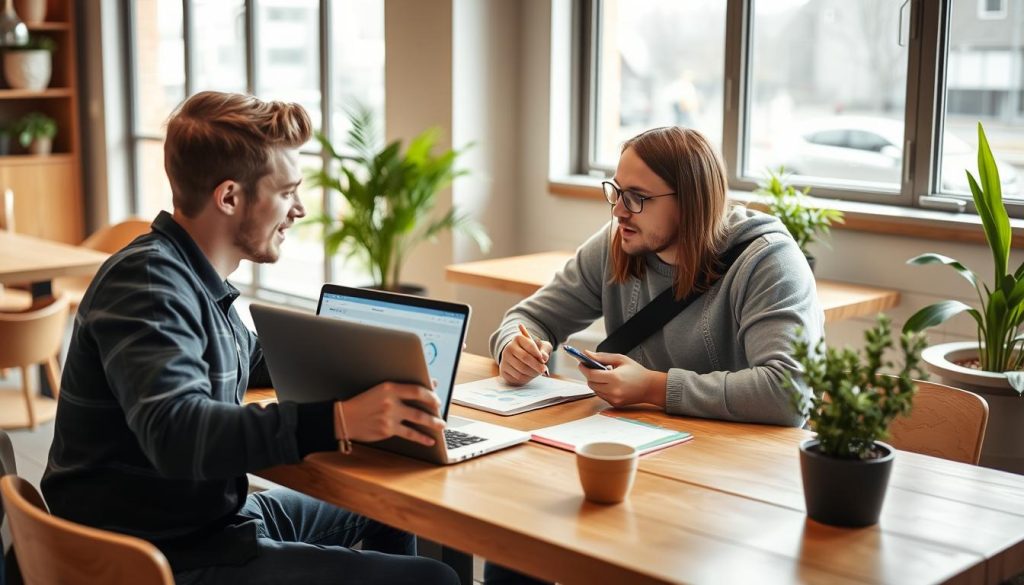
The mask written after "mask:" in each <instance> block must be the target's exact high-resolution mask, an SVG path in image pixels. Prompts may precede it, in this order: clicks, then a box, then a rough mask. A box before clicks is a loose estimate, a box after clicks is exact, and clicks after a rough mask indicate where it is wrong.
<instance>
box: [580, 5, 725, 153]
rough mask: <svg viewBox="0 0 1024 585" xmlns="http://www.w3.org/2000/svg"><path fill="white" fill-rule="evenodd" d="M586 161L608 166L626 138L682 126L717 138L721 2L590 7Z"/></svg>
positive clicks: (722, 29) (722, 47)
mask: <svg viewBox="0 0 1024 585" xmlns="http://www.w3.org/2000/svg"><path fill="white" fill-rule="evenodd" d="M596 30H597V35H596V38H595V39H594V45H593V52H594V54H595V55H596V56H597V59H596V63H597V66H596V80H595V81H596V101H595V111H594V133H593V134H594V141H593V148H592V151H591V155H590V157H591V158H590V162H591V164H592V166H594V167H599V168H604V169H613V168H614V167H615V164H616V162H617V161H618V159H619V146H620V145H621V144H622V142H623V141H624V140H626V139H627V138H629V137H631V136H634V135H635V134H638V133H639V132H640V131H642V130H644V129H647V128H653V127H656V126H668V125H684V126H691V127H693V128H696V129H698V130H701V131H702V132H704V133H705V134H706V135H707V136H708V138H710V139H711V140H712V141H715V142H716V143H719V142H720V140H721V136H722V95H723V93H722V87H723V83H722V67H723V64H724V58H725V43H724V39H725V4H724V3H723V2H721V1H720V0H690V1H687V2H679V1H678V0H635V1H629V2H627V1H625V0H605V1H604V2H601V3H600V4H599V6H598V12H597V26H596Z"/></svg>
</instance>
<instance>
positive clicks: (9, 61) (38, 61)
mask: <svg viewBox="0 0 1024 585" xmlns="http://www.w3.org/2000/svg"><path fill="white" fill-rule="evenodd" d="M52 61H53V59H52V56H51V55H50V52H49V51H45V50H41V49H40V50H34V51H6V52H5V53H4V79H6V80H7V84H8V85H10V86H11V88H13V89H29V90H34V91H41V90H44V89H46V86H48V85H50V73H51V67H52Z"/></svg>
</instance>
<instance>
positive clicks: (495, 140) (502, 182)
mask: <svg viewBox="0 0 1024 585" xmlns="http://www.w3.org/2000/svg"><path fill="white" fill-rule="evenodd" d="M521 8H522V6H521V5H520V3H518V2H481V1H479V0H455V10H454V34H455V38H454V43H453V44H454V55H453V57H454V58H453V65H452V68H453V70H454V75H453V77H454V84H455V86H454V91H453V93H454V104H453V114H454V115H453V124H454V126H453V128H452V132H453V135H454V143H455V145H456V146H457V147H459V148H462V147H464V146H465V145H468V144H472V146H471V147H470V148H469V149H468V150H467V151H466V153H465V155H463V157H462V159H461V160H462V163H461V164H460V165H459V166H460V167H461V168H464V169H467V170H468V171H469V175H468V176H466V177H463V178H461V179H459V180H458V181H457V182H456V183H455V186H454V187H453V189H452V191H453V194H454V195H453V199H454V203H455V205H456V207H457V209H458V210H459V212H460V213H469V214H470V215H471V216H473V217H474V218H475V219H476V220H477V221H479V222H480V223H481V224H482V225H483V226H484V228H485V229H486V230H487V233H488V234H489V235H490V237H491V239H492V240H493V246H492V248H491V250H490V252H489V254H488V255H489V256H490V257H501V256H510V255H513V254H516V253H518V251H519V241H518V237H519V217H520V212H521V209H522V201H521V196H520V194H521V192H522V191H521V187H520V180H521V173H520V172H519V150H518V145H519V142H520V126H521V123H520V116H519V111H518V104H519V100H520V96H519V93H518V90H519V85H520V84H519V75H520V68H519V61H520V34H519V31H520V21H521V19H520V16H521V13H522V10H521ZM481 257H483V254H482V253H481V251H480V249H479V248H478V247H477V246H476V244H474V243H473V241H472V240H471V239H470V238H468V237H467V236H465V235H461V234H455V236H454V249H453V256H452V261H453V262H466V261H470V260H477V259H479V258H481ZM454 294H455V296H456V297H457V298H458V299H459V300H460V301H461V302H465V303H468V304H470V305H471V306H472V307H473V316H472V319H471V321H470V330H469V336H468V339H467V345H468V347H469V349H470V350H471V351H474V352H476V353H486V347H487V338H488V336H489V335H490V333H491V331H493V330H494V329H496V328H497V326H498V324H499V323H500V322H501V317H502V315H503V313H504V309H505V307H506V306H507V305H510V304H512V303H514V302H515V301H516V300H517V299H516V297H515V296H513V295H505V294H500V293H494V292H493V291H487V290H483V289H480V288H476V287H464V286H458V287H456V290H455V293H454Z"/></svg>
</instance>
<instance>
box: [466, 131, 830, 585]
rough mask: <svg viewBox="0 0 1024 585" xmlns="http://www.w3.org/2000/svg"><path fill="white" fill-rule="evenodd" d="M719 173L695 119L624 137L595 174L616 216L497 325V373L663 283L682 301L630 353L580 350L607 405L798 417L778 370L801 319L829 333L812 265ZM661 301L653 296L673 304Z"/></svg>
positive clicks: (616, 323) (805, 327) (625, 315)
mask: <svg viewBox="0 0 1024 585" xmlns="http://www.w3.org/2000/svg"><path fill="white" fill-rule="evenodd" d="M726 184H727V182H726V175H725V168H724V165H723V164H722V160H721V158H720V157H719V155H718V153H717V152H716V151H715V150H714V148H713V147H712V146H711V144H710V143H709V142H708V140H707V139H706V138H705V137H704V136H703V135H701V134H700V133H699V132H697V131H695V130H691V129H686V128H677V127H667V128H657V129H654V130H649V131H647V132H644V133H642V134H640V135H639V136H636V137H634V138H631V139H630V140H627V141H626V143H625V144H624V145H623V147H622V154H621V156H620V157H619V164H618V167H617V168H616V171H615V177H614V178H613V179H612V180H610V181H606V182H605V183H604V184H603V189H604V194H605V197H606V198H607V200H608V202H609V203H610V204H611V205H612V215H613V216H614V219H613V221H612V222H611V223H610V224H609V225H608V226H606V227H603V228H602V229H600V230H599V231H598V232H597V233H596V234H594V235H593V236H592V237H591V238H590V239H588V240H587V241H586V242H585V243H584V244H583V245H582V246H581V247H580V248H579V249H578V250H577V252H576V256H575V257H574V258H573V259H571V260H570V261H569V262H568V263H567V264H566V266H565V267H564V268H563V269H562V270H561V271H560V272H559V273H558V274H557V275H556V276H555V278H554V280H552V281H551V282H550V283H549V284H548V285H546V286H545V287H544V288H542V289H541V290H539V291H537V292H536V293H535V294H534V295H533V296H531V297H529V298H527V299H525V300H524V301H522V302H520V303H519V304H517V305H516V306H515V307H513V308H512V309H511V310H509V311H508V313H506V314H505V318H504V319H503V321H502V323H501V326H500V327H499V329H498V330H497V331H496V332H494V334H493V335H491V339H490V346H491V354H492V355H493V356H494V358H495V360H497V361H498V364H499V371H500V373H501V376H502V377H503V378H504V379H505V380H506V381H507V382H509V383H511V384H516V385H519V384H525V383H527V382H529V381H530V380H532V379H533V378H535V377H536V376H538V375H541V374H542V373H544V372H545V370H546V367H547V362H548V360H549V359H550V356H551V351H552V348H553V347H554V346H557V345H558V344H560V343H562V342H564V341H565V340H566V338H568V337H569V335H571V334H572V333H575V332H577V331H580V330H582V329H584V328H585V327H587V326H588V325H590V324H591V323H593V322H594V321H595V320H596V319H598V318H599V317H604V322H605V327H606V329H607V331H608V332H609V334H610V335H611V336H612V337H614V334H613V333H612V332H614V331H616V330H618V329H619V328H620V327H622V326H623V325H624V324H625V323H627V322H628V321H629V320H630V319H631V318H632V317H633V316H634V315H636V314H637V313H639V312H640V311H641V310H643V309H644V307H645V306H647V305H648V304H649V303H652V301H654V300H655V299H656V298H657V297H659V295H661V294H662V293H663V292H665V291H671V293H669V294H670V295H671V296H672V297H673V299H674V300H675V301H676V302H677V303H678V301H680V300H683V299H685V300H689V301H690V303H689V304H688V305H685V308H683V309H682V311H680V312H678V313H672V312H668V314H666V315H665V317H666V318H665V319H663V324H661V325H660V327H659V328H658V330H656V331H654V332H653V333H652V334H650V335H649V336H642V335H641V336H639V337H638V336H635V335H634V336H633V337H634V338H638V339H634V341H637V340H638V343H636V344H635V345H632V344H626V345H630V346H631V347H629V348H628V349H627V350H625V353H624V354H622V353H603V352H587V353H588V355H589V356H590V357H592V358H593V359H595V360H597V361H598V362H600V363H602V364H605V365H606V366H610V369H607V370H605V369H589V368H586V367H584V366H583V365H582V364H581V365H580V367H579V370H580V372H581V373H582V374H583V375H584V376H585V377H586V379H587V382H588V384H589V386H590V388H592V389H593V390H594V392H595V393H596V394H597V395H598V396H600V397H601V398H603V399H604V400H606V401H608V402H609V403H610V404H611V405H612V406H626V405H629V404H638V403H648V404H654V405H657V406H659V407H661V408H663V409H664V410H665V412H667V413H669V414H678V415H685V416H696V417H704V418H714V419H722V420H730V421H742V422H756V423H766V424H776V425H792V426H799V425H801V424H802V423H803V420H802V418H801V417H800V415H798V414H797V413H796V411H795V410H794V409H793V407H792V406H791V400H790V391H789V390H788V389H787V387H786V386H785V385H784V380H785V379H786V374H787V373H790V372H795V371H796V369H797V364H796V361H795V360H794V359H793V357H792V356H791V355H790V346H791V343H792V341H793V340H794V339H795V338H796V337H797V335H798V334H799V331H801V330H802V331H803V332H804V333H803V334H804V335H805V336H809V337H810V338H811V339H817V338H818V337H820V336H821V335H822V333H823V323H824V315H823V313H822V310H821V308H820V306H819V304H818V301H817V296H816V292H815V285H814V276H813V275H812V274H811V270H810V267H809V266H808V264H807V261H806V259H805V258H804V256H803V254H802V253H801V252H800V249H799V248H798V247H797V245H796V242H795V241H793V239H792V237H790V235H789V233H788V232H787V231H786V228H785V227H784V226H783V225H782V223H781V222H779V220H778V219H776V218H774V217H771V216H768V215H765V214H762V213H758V212H756V211H750V210H747V209H744V208H741V207H737V208H733V209H729V208H728V206H727V201H726ZM666 300H668V301H669V302H668V303H667V304H666V303H659V304H658V305H656V306H657V307H658V308H659V309H661V308H662V307H669V306H670V305H673V304H675V303H672V302H671V301H672V299H666ZM669 308H671V307H669ZM666 312H667V311H666ZM649 315H650V314H649ZM654 318H655V319H657V315H656V314H655V315H654ZM631 327H632V325H631ZM523 328H525V330H526V331H525V332H524V331H523ZM634 329H635V327H634ZM620 339H621V337H620ZM609 341H611V338H609ZM485 575H486V580H487V583H488V584H498V583H527V582H533V580H532V579H530V578H528V577H525V576H523V575H517V574H514V573H512V572H511V571H509V570H507V569H503V568H502V567H499V566H497V565H492V564H489V565H488V566H487V567H486V570H485Z"/></svg>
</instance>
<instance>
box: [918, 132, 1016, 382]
mask: <svg viewBox="0 0 1024 585" xmlns="http://www.w3.org/2000/svg"><path fill="white" fill-rule="evenodd" d="M965 172H966V173H967V182H968V183H969V184H970V186H971V196H972V197H973V198H974V206H975V207H976V208H977V210H978V217H980V218H981V225H982V228H983V229H984V231H985V240H986V241H987V242H988V247H989V249H990V250H991V252H992V263H993V267H994V271H993V275H992V288H989V285H988V284H986V283H985V282H983V281H982V280H981V279H980V278H978V276H977V275H976V274H975V273H974V272H973V271H972V270H970V269H969V268H967V267H966V266H964V265H963V264H961V263H960V262H958V261H957V260H954V259H953V258H950V257H948V256H943V255H942V254H935V253H928V254H921V255H920V256H916V257H914V258H911V259H910V260H908V261H907V263H908V264H945V265H946V266H949V267H950V268H952V269H953V270H956V271H957V273H959V274H960V276H962V277H964V278H965V279H966V280H967V282H969V283H971V286H972V287H974V290H975V292H976V293H977V295H978V300H979V301H980V303H981V309H975V308H973V307H971V306H970V305H967V304H965V303H962V302H960V301H942V302H938V303H935V304H933V305H928V306H927V307H925V308H923V309H921V310H920V311H918V312H917V313H914V315H913V316H911V317H910V319H908V320H907V323H906V324H905V325H904V326H903V330H904V331H922V330H924V329H927V328H928V327H933V326H935V325H938V324H940V323H943V322H945V321H946V320H947V319H949V318H950V317H952V316H954V315H959V314H960V313H967V314H968V315H970V316H971V318H973V319H974V321H975V323H976V324H977V326H978V344H979V351H980V354H979V360H980V362H981V369H983V370H986V371H989V372H1005V373H1006V377H1007V379H1008V380H1009V382H1010V384H1011V385H1012V386H1013V387H1014V389H1016V390H1017V392H1021V393H1024V372H1020V371H1018V370H1020V369H1021V366H1022V365H1024V351H1021V347H1022V344H1024V336H1021V335H1019V334H1018V331H1019V329H1020V326H1021V323H1022V322H1024V263H1022V264H1021V265H1020V266H1018V267H1017V269H1016V270H1015V271H1014V272H1013V273H1010V272H1009V260H1010V217H1009V215H1008V214H1007V213H1006V206H1005V205H1004V204H1003V192H1002V188H1001V187H1000V183H999V168H998V167H997V166H996V159H995V157H994V156H993V155H992V149H991V148H990V147H989V145H988V138H986V137H985V128H984V127H983V126H982V125H981V122H978V176H979V177H980V181H979V180H977V179H975V178H974V175H972V174H971V172H970V171H965Z"/></svg>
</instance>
